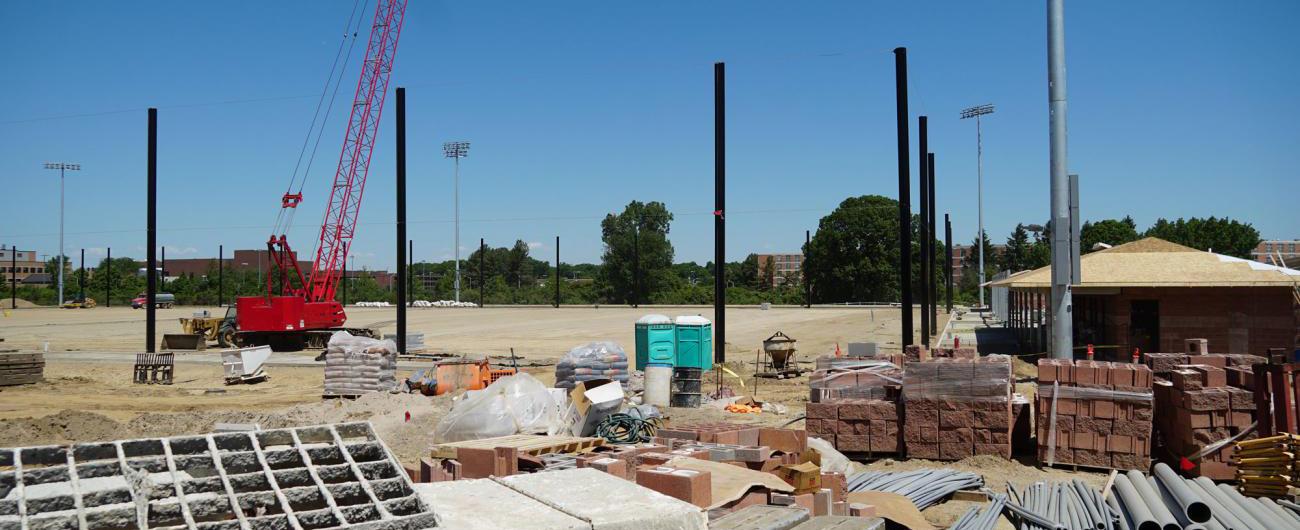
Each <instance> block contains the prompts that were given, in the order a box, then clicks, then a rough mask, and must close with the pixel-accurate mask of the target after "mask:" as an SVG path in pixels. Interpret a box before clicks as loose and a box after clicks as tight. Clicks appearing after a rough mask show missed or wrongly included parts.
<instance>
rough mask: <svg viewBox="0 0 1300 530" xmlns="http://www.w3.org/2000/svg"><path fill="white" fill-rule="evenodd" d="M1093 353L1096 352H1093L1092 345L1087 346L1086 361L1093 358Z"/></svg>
mask: <svg viewBox="0 0 1300 530" xmlns="http://www.w3.org/2000/svg"><path fill="white" fill-rule="evenodd" d="M1095 353H1096V351H1094V350H1093V349H1092V345H1091V344H1089V345H1088V360H1089V361H1091V360H1092V357H1093V355H1094V354H1095Z"/></svg>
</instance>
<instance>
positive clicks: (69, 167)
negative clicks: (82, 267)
mask: <svg viewBox="0 0 1300 530" xmlns="http://www.w3.org/2000/svg"><path fill="white" fill-rule="evenodd" d="M45 169H57V170H59V306H60V307H61V306H63V269H65V268H67V266H68V264H67V259H66V258H64V257H63V176H64V173H65V172H67V171H81V164H67V163H64V162H57V163H51V162H46V163H45ZM14 248H17V247H14Z"/></svg>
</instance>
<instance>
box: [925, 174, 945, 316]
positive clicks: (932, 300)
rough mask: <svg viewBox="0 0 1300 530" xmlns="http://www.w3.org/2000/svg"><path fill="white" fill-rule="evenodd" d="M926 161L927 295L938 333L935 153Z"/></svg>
mask: <svg viewBox="0 0 1300 530" xmlns="http://www.w3.org/2000/svg"><path fill="white" fill-rule="evenodd" d="M926 162H927V163H928V164H927V171H926V172H925V175H926V178H928V179H929V180H930V185H929V188H930V193H929V194H928V195H927V196H926V200H927V201H929V202H930V207H929V208H928V211H929V213H930V219H929V220H927V221H925V223H926V226H928V227H929V228H928V229H927V230H926V237H925V250H926V256H928V257H929V258H928V259H926V260H925V270H926V273H925V285H926V286H927V288H926V291H925V293H926V294H925V296H926V299H927V301H928V303H929V305H930V327H931V328H932V329H933V330H934V334H935V335H938V334H939V332H940V331H941V330H940V329H939V317H938V315H936V314H935V313H937V312H938V305H939V284H938V282H936V281H935V279H934V273H935V272H936V271H935V270H934V254H935V252H934V250H935V249H934V240H935V238H937V237H938V236H939V233H938V232H937V230H938V227H937V226H935V225H934V192H935V189H934V153H930V156H929V159H928V160H927V161H926Z"/></svg>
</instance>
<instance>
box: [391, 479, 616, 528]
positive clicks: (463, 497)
mask: <svg viewBox="0 0 1300 530" xmlns="http://www.w3.org/2000/svg"><path fill="white" fill-rule="evenodd" d="M413 487H414V488H415V492H416V493H417V494H419V496H420V499H422V500H423V501H424V503H425V504H427V505H429V506H436V507H437V514H438V518H439V520H438V528H440V529H441V528H446V529H447V530H474V529H477V528H534V529H536V530H586V529H588V528H591V526H590V525H588V524H587V523H586V522H585V521H582V520H580V519H578V518H576V517H573V516H571V515H568V514H566V513H564V512H561V511H559V510H556V509H554V508H551V507H550V506H547V505H545V504H542V503H540V502H538V501H536V500H534V499H532V498H530V497H528V496H526V495H524V494H522V493H519V492H517V491H515V490H512V489H510V488H508V487H506V486H503V485H501V484H498V483H497V482H494V481H492V480H490V479H471V480H456V481H449V482H433V483H427V484H415V485H414V486H413ZM503 507H509V509H503Z"/></svg>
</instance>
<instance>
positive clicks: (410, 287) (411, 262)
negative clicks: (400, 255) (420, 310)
mask: <svg viewBox="0 0 1300 530" xmlns="http://www.w3.org/2000/svg"><path fill="white" fill-rule="evenodd" d="M414 278H415V240H414V239H408V240H406V306H407V307H415V280H414Z"/></svg>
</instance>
